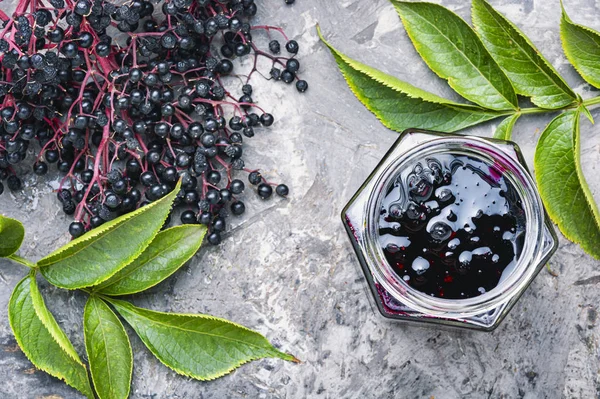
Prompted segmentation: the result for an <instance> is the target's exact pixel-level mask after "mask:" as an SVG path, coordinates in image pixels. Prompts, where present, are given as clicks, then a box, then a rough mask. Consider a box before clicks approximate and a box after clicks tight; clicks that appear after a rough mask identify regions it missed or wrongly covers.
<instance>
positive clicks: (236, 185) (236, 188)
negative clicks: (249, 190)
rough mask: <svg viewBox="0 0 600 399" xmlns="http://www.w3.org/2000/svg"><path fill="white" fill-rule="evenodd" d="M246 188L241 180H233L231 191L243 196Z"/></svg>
mask: <svg viewBox="0 0 600 399" xmlns="http://www.w3.org/2000/svg"><path fill="white" fill-rule="evenodd" d="M244 188H245V185H244V182H243V181H241V180H239V179H235V180H232V181H231V184H230V186H229V189H230V190H231V192H232V193H233V194H241V193H242V192H243V191H244Z"/></svg>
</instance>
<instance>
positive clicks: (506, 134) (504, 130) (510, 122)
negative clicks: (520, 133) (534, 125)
mask: <svg viewBox="0 0 600 399" xmlns="http://www.w3.org/2000/svg"><path fill="white" fill-rule="evenodd" d="M520 116H521V114H520V113H516V114H514V115H513V116H509V117H507V118H505V119H504V120H503V121H502V122H500V124H499V125H498V127H497V128H496V132H495V133H494V138H495V139H502V140H511V138H512V131H513V128H514V127H515V123H516V122H517V119H519V117H520Z"/></svg>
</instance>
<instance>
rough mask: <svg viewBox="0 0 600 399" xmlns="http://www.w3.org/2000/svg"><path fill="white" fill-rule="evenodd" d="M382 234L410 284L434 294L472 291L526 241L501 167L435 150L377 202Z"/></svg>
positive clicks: (492, 281) (483, 286) (496, 278)
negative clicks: (378, 203)
mask: <svg viewBox="0 0 600 399" xmlns="http://www.w3.org/2000/svg"><path fill="white" fill-rule="evenodd" d="M379 240H380V244H381V246H382V248H383V252H384V254H385V257H386V259H387V261H388V262H389V264H390V265H391V266H392V268H393V269H394V271H395V272H396V274H397V275H398V276H399V277H400V278H401V279H403V280H404V281H405V282H406V283H407V284H408V285H410V286H411V287H412V288H414V289H416V290H418V291H421V292H423V293H425V294H427V295H431V296H434V297H439V298H445V299H465V298H472V297H475V296H478V295H481V294H483V293H485V292H487V291H490V290H491V289H493V288H494V287H496V286H497V285H498V283H499V282H500V281H501V280H502V279H503V277H506V276H507V275H508V274H509V273H510V272H511V271H512V270H513V268H514V266H515V265H516V261H517V259H518V256H519V255H520V253H521V249H522V247H523V243H524V240H525V211H524V210H523V205H522V203H521V198H520V196H519V194H518V192H517V190H516V188H515V187H514V185H513V184H512V183H511V182H510V180H508V179H506V178H504V177H503V175H502V171H501V170H499V168H498V167H496V166H494V165H490V164H488V163H487V162H484V161H482V160H479V159H477V158H474V157H471V156H466V155H462V154H447V153H446V154H436V155H435V156H433V157H430V158H426V159H422V160H420V161H418V162H414V163H413V164H412V165H408V166H407V167H405V168H403V170H402V171H401V172H399V174H398V175H397V176H396V177H395V181H394V183H393V184H391V185H390V187H389V188H388V191H387V192H386V195H385V197H384V199H383V201H382V206H381V215H380V218H379Z"/></svg>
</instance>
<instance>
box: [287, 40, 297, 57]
mask: <svg viewBox="0 0 600 399" xmlns="http://www.w3.org/2000/svg"><path fill="white" fill-rule="evenodd" d="M285 49H286V50H287V51H288V52H289V53H292V54H297V53H298V50H299V49H300V46H299V45H298V42H297V41H295V40H290V41H289V42H287V43H286V44H285Z"/></svg>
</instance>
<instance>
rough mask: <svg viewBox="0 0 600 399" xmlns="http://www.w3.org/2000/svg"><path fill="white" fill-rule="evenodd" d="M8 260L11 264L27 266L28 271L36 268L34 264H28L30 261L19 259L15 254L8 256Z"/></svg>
mask: <svg viewBox="0 0 600 399" xmlns="http://www.w3.org/2000/svg"><path fill="white" fill-rule="evenodd" d="M8 259H10V260H12V261H13V262H17V263H20V264H21V265H23V266H27V267H29V268H30V269H35V268H36V266H35V264H33V263H31V262H30V261H28V260H27V259H25V258H22V257H20V256H19V255H16V254H12V255H10V256H9V257H8Z"/></svg>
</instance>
